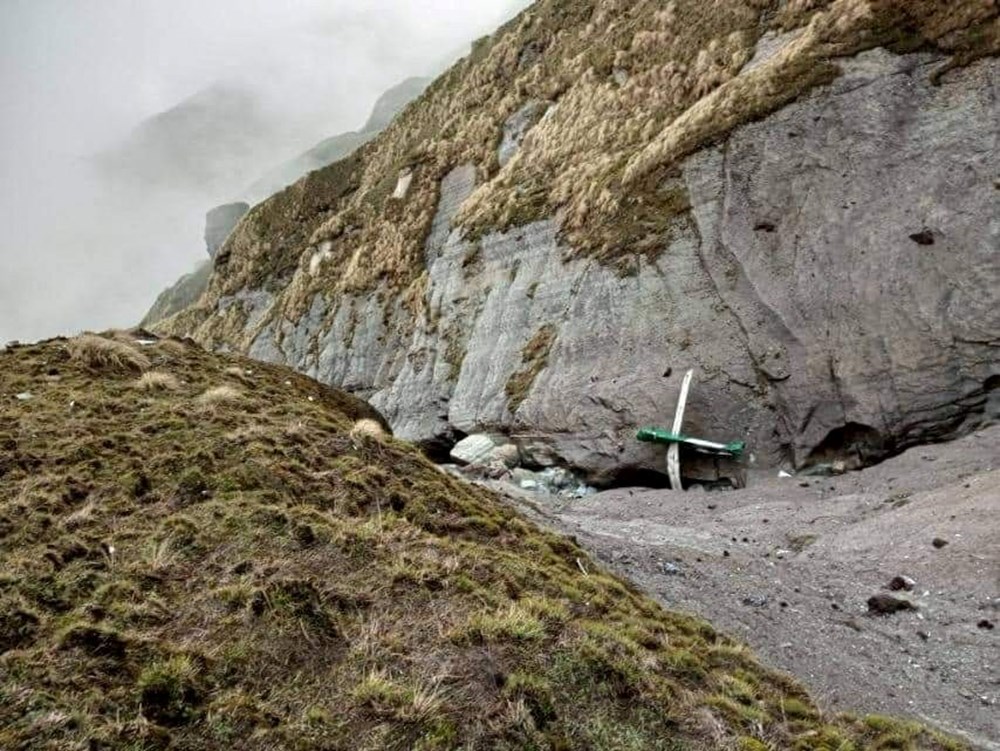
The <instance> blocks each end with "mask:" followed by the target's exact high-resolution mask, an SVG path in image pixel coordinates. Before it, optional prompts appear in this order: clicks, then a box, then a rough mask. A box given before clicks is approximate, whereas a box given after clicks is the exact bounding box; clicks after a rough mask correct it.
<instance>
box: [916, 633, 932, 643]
mask: <svg viewBox="0 0 1000 751" xmlns="http://www.w3.org/2000/svg"><path fill="white" fill-rule="evenodd" d="M917 636H919V637H920V638H921V639H923V640H924V641H927V640H928V639H930V638H931V635H930V634H928V633H927V632H926V631H918V632H917Z"/></svg>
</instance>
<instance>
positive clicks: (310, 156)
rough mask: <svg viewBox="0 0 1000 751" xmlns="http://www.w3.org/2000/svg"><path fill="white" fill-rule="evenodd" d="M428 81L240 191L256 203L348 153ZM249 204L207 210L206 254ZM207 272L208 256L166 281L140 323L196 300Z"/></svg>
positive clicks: (386, 100)
mask: <svg viewBox="0 0 1000 751" xmlns="http://www.w3.org/2000/svg"><path fill="white" fill-rule="evenodd" d="M428 83H429V81H428V80H427V79H426V78H408V79H407V80H405V81H403V82H402V83H401V84H399V85H397V86H394V87H393V88H391V89H389V90H388V91H387V92H385V93H384V94H383V95H382V96H380V97H379V98H378V100H377V101H376V102H375V106H374V107H373V108H372V112H371V115H370V116H369V117H368V121H367V122H366V123H365V124H364V126H363V127H362V128H361V130H359V131H352V132H350V133H341V134H340V135H336V136H332V137H330V138H328V139H326V140H324V141H323V142H322V143H320V144H318V145H317V146H314V147H313V148H311V149H310V150H309V151H307V152H305V153H304V154H302V155H300V156H299V157H297V158H296V159H293V160H292V161H290V162H287V163H285V164H283V165H281V166H280V167H278V168H276V169H274V170H272V171H271V172H269V173H268V174H267V175H265V176H264V177H262V178H260V179H258V180H257V181H256V182H254V184H253V185H251V186H250V187H249V188H247V189H246V190H245V191H244V197H245V198H246V199H247V200H250V201H253V202H254V203H257V202H259V201H262V200H264V199H266V198H268V197H270V196H272V195H274V194H275V193H277V192H278V191H280V190H282V189H284V188H285V187H287V186H288V185H289V184H291V183H293V182H295V181H296V180H298V179H300V178H301V177H302V176H303V175H307V174H308V173H309V172H312V171H313V170H316V169H320V168H322V167H325V166H327V165H328V164H332V163H333V162H336V161H338V160H340V159H343V158H345V157H347V156H349V155H350V154H351V153H352V152H353V151H354V150H355V149H357V148H358V147H359V146H362V145H364V144H366V143H368V141H370V140H372V139H373V138H375V136H377V135H378V134H379V133H381V132H382V131H383V130H385V129H386V127H387V126H388V125H389V123H391V122H392V120H393V118H394V117H396V115H398V114H399V113H400V112H401V111H402V110H403V108H404V107H406V105H407V104H409V103H410V102H412V101H413V100H414V99H415V98H416V97H417V96H419V95H420V93H421V92H422V91H423V90H424V89H425V88H427V84H428ZM249 210H250V206H249V204H247V203H245V202H243V201H240V202H237V203H231V204H225V205H223V206H216V207H215V208H213V209H212V210H210V211H209V212H208V214H207V215H206V217H205V243H206V249H207V250H208V255H209V258H211V259H213V260H214V259H215V256H216V253H218V251H219V249H220V248H221V247H222V244H223V243H224V242H225V241H226V239H227V238H228V237H229V235H230V234H231V233H232V231H233V229H235V227H236V225H237V224H238V223H239V220H240V219H242V218H243V216H245V215H246V213H247V211H249ZM211 276H212V264H211V263H210V262H207V261H206V262H203V263H202V264H201V265H199V266H198V268H197V269H195V270H194V271H193V272H191V273H190V274H185V275H184V276H182V277H181V278H180V279H178V280H177V281H176V282H175V283H174V284H173V285H172V286H171V287H168V288H167V289H166V290H164V291H163V292H162V293H160V295H159V296H158V297H157V299H156V301H155V302H154V303H153V306H152V307H151V308H150V309H149V311H148V312H147V313H146V315H145V317H144V318H143V319H142V321H141V323H140V325H142V326H152V325H153V324H155V323H158V322H159V321H162V320H163V319H164V318H169V317H170V316H172V315H175V314H177V313H180V312H181V311H182V310H184V309H185V308H188V307H191V306H192V305H194V304H195V303H197V302H198V300H199V299H200V298H201V296H202V294H204V292H205V290H206V289H208V281H209V279H210V278H211Z"/></svg>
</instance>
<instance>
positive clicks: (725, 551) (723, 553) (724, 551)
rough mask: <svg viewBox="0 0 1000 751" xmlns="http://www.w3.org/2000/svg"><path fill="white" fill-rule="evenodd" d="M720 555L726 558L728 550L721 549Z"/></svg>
mask: <svg viewBox="0 0 1000 751" xmlns="http://www.w3.org/2000/svg"><path fill="white" fill-rule="evenodd" d="M722 557H723V558H728V557H729V551H728V550H723V551H722Z"/></svg>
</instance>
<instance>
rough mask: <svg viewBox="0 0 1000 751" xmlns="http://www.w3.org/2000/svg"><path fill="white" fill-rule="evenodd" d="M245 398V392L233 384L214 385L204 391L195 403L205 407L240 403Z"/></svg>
mask: <svg viewBox="0 0 1000 751" xmlns="http://www.w3.org/2000/svg"><path fill="white" fill-rule="evenodd" d="M242 400H243V392H242V391H240V390H239V389H237V388H235V387H233V386H213V387H212V388H210V389H208V390H207V391H204V392H202V393H201V394H199V395H198V397H197V398H196V399H195V403H196V404H197V405H198V406H199V407H201V408H204V409H211V408H213V407H222V406H228V405H233V404H238V403H239V402H240V401H242Z"/></svg>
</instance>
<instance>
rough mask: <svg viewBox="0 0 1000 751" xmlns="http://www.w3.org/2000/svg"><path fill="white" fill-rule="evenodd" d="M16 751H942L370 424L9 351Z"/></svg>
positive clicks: (158, 348)
mask: <svg viewBox="0 0 1000 751" xmlns="http://www.w3.org/2000/svg"><path fill="white" fill-rule="evenodd" d="M0 542H2V545H0V748H4V749H25V750H28V749H32V750H33V749H78V748H88V749H168V748H169V749H181V750H202V749H203V750H205V751H209V750H212V749H220V748H232V749H247V750H249V751H253V750H257V749H259V750H260V751H264V750H265V749H344V750H345V751H346V750H347V749H361V750H366V749H370V750H371V751H375V750H376V749H379V750H381V749H391V750H398V751H404V750H410V749H458V748H461V749H468V750H469V751H472V750H474V749H483V750H484V751H486V750H490V751H492V750H494V749H501V750H502V749H510V750H511V751H513V750H514V749H528V748H536V749H690V750H691V751H699V750H701V749H716V748H732V749H743V750H746V751H764V750H766V749H771V748H794V749H801V750H803V751H808V750H809V749H816V750H817V751H818V750H820V749H841V750H842V751H857V750H858V749H863V748H894V749H927V750H928V751H956V750H958V749H961V748H963V747H962V746H961V744H959V743H957V742H954V741H951V740H948V739H947V738H944V737H943V736H941V735H939V734H937V733H934V732H931V731H929V730H926V729H924V728H922V727H921V726H919V725H917V724H914V723H901V722H897V721H894V720H891V719H887V718H884V717H868V718H864V719H856V718H851V717H847V716H837V717H833V716H828V715H824V714H823V713H821V712H820V710H819V709H818V708H817V707H816V705H815V704H814V703H813V702H812V700H811V699H810V698H809V696H808V695H807V694H806V693H805V692H804V690H803V689H802V688H800V687H799V686H798V685H797V684H796V683H795V682H794V681H793V680H792V679H790V678H788V677H786V676H783V675H780V674H777V673H774V672H772V671H770V670H768V669H766V668H764V667H762V666H761V665H760V664H758V663H757V661H756V660H755V659H754V657H753V655H752V654H751V653H750V651H749V650H748V649H747V648H746V647H744V646H742V645H740V644H738V643H736V642H733V641H731V640H730V639H727V638H726V637H724V636H721V635H720V634H718V633H716V632H715V631H714V630H713V629H712V628H711V627H710V626H709V625H708V624H706V623H704V622H702V621H699V620H697V619H694V618H691V617H687V616H684V615H679V614H675V613H668V612H666V611H664V610H662V609H661V608H660V607H659V606H657V605H656V604H655V603H653V602H652V601H651V600H649V599H648V598H646V597H644V596H643V595H641V594H639V593H638V591H637V590H636V589H634V588H633V587H631V586H629V585H628V584H625V583H624V582H622V581H621V580H619V579H617V578H615V577H613V576H611V575H609V574H607V573H606V572H605V571H603V570H602V569H601V568H600V567H598V566H597V565H595V564H594V562H593V561H591V560H590V559H589V558H588V557H587V555H586V554H585V553H584V552H583V551H582V550H581V549H580V548H579V547H578V546H577V544H576V543H575V542H574V541H573V540H571V539H568V538H565V537H561V536H558V535H555V534H552V533H548V532H543V531H541V530H539V529H538V528H537V527H535V526H534V525H533V524H531V523H529V522H527V521H526V520H525V519H523V518H522V517H520V516H519V515H518V514H516V513H515V512H514V511H513V510H511V509H510V508H509V507H508V506H506V505H505V504H504V503H503V502H502V501H501V500H500V499H499V498H497V497H496V496H494V495H493V494H492V493H490V492H488V491H485V490H482V489H479V488H475V487H473V486H471V485H469V484H467V483H463V482H459V481H457V480H454V479H452V478H450V477H449V476H448V475H446V474H445V473H443V472H441V471H440V470H439V469H438V468H437V467H435V466H434V465H432V464H431V463H430V462H429V461H428V460H426V459H425V458H423V457H422V456H421V455H420V454H419V453H418V452H417V451H415V450H414V449H413V448H412V447H411V446H409V445H408V444H405V443H402V442H398V441H396V440H394V439H393V438H391V437H390V436H389V434H388V433H387V432H386V425H385V424H384V422H383V421H382V420H381V417H380V416H379V415H378V414H377V413H376V412H375V411H374V410H373V409H372V408H371V407H369V406H368V405H367V404H365V403H363V402H361V401H360V400H358V399H356V398H354V397H351V396H349V395H347V394H344V393H342V392H338V391H334V390H332V389H330V388H328V387H326V386H323V385H322V384H319V383H317V382H315V381H312V380H310V379H308V378H305V377H303V376H301V375H299V374H296V373H294V372H293V371H291V370H288V369H286V368H282V367H276V366H272V365H266V364H261V363H256V362H252V361H250V360H247V359H243V358H240V357H236V356H227V355H217V354H210V353H207V352H205V351H203V350H202V349H200V348H199V347H197V346H195V345H193V344H191V343H182V342H180V341H178V340H160V341H156V340H153V339H151V338H150V337H149V336H148V335H147V334H145V333H138V334H128V333H125V332H114V333H110V334H108V335H105V336H95V335H86V336H83V337H80V338H78V339H73V340H53V341H49V342H43V343H40V344H35V345H30V346H15V347H12V348H8V349H5V350H2V351H0Z"/></svg>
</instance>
